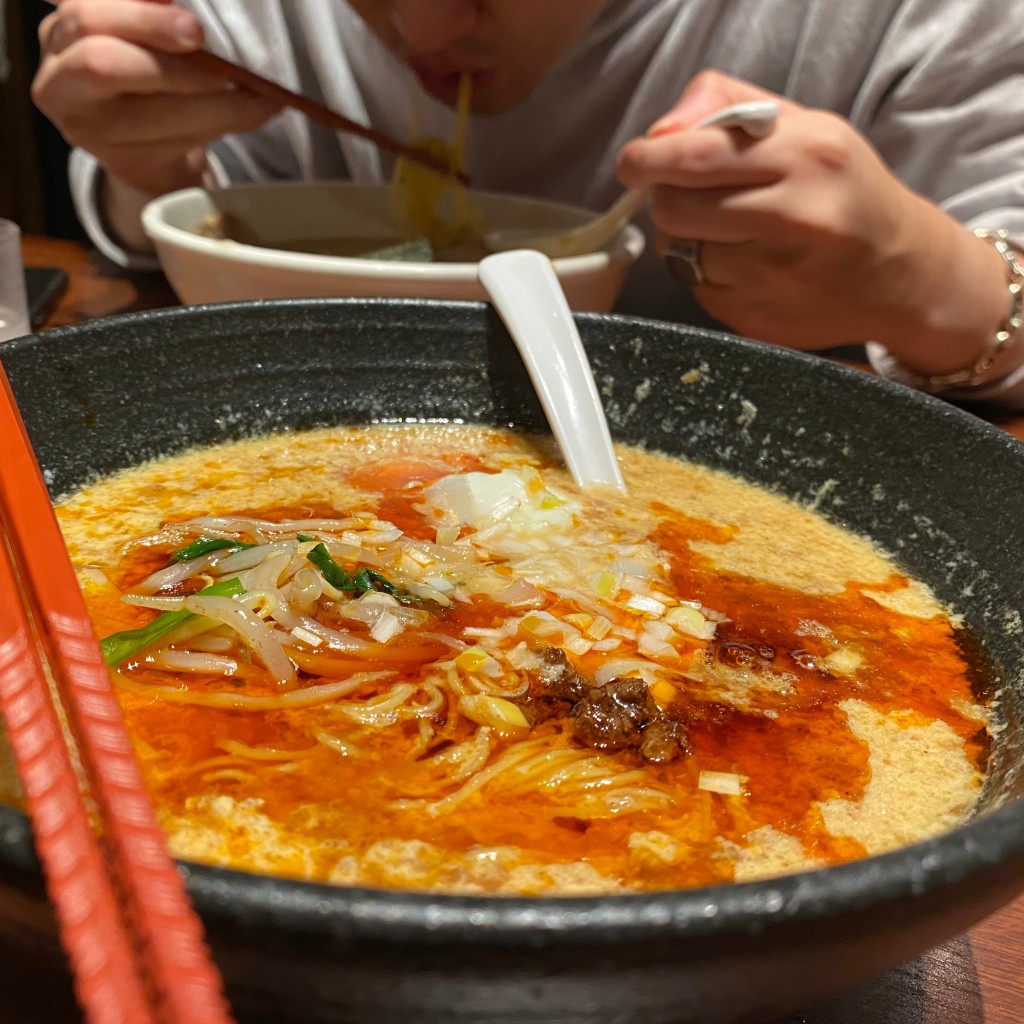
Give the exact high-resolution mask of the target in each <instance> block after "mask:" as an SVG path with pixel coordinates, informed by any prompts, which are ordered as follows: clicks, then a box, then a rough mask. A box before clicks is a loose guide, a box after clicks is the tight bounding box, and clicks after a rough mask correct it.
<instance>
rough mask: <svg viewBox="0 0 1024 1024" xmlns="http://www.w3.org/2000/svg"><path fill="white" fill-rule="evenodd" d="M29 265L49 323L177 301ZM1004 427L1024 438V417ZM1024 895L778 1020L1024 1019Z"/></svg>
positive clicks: (37, 256) (943, 1022)
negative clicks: (42, 288) (51, 298)
mask: <svg viewBox="0 0 1024 1024" xmlns="http://www.w3.org/2000/svg"><path fill="white" fill-rule="evenodd" d="M24 258H25V263H26V264H27V265H29V266H56V267H62V268H63V269H64V270H66V271H67V272H68V275H69V278H70V283H69V287H68V290H67V292H66V293H65V295H64V296H63V298H62V300H61V302H60V303H59V305H58V306H57V308H56V309H55V311H54V313H53V314H52V316H51V317H50V319H49V321H48V322H47V324H46V325H45V326H46V327H56V326H60V325H64V324H76V323H81V322H82V321H83V320H88V319H91V318H93V317H97V316H108V315H111V314H115V313H126V312H130V311H132V310H140V309H156V308H160V307H164V306H172V305H175V304H176V303H177V299H176V298H175V295H174V293H173V292H172V291H171V289H170V288H169V287H168V285H167V283H166V282H165V281H164V280H163V278H161V277H160V276H159V275H155V274H130V273H126V272H125V271H123V270H120V269H119V268H117V267H115V266H114V265H113V264H111V263H110V262H109V261H107V260H105V259H104V258H103V257H101V256H99V255H98V254H96V253H95V252H92V251H90V250H88V249H86V248H84V247H83V246H80V245H77V244H76V243H73V242H66V241H61V240H57V239H49V238H40V237H32V236H29V237H26V238H25V239H24ZM998 425H999V426H1000V427H1001V428H1002V429H1004V430H1007V431H1008V432H1010V433H1012V434H1013V435H1014V436H1015V437H1018V438H1021V439H1022V440H1024V416H1015V417H1007V418H1004V419H1002V420H1001V421H1000V422H999V423H998ZM1022 1021H1024V898H1022V899H1020V900H1018V901H1017V902H1015V903H1013V904H1011V905H1010V906H1009V907H1007V908H1005V909H1004V910H1002V911H1000V912H999V913H997V914H994V915H993V916H991V917H990V918H988V919H987V920H986V921H984V922H983V923H981V924H980V925H978V926H976V927H975V928H974V929H972V930H971V931H970V932H968V933H967V934H966V935H963V936H960V937H959V938H957V939H954V940H953V941H952V942H949V943H947V944H946V945H944V946H940V947H939V948H938V949H935V950H932V951H931V952H929V953H926V954H925V955H924V956H921V957H918V958H917V959H916V960H913V961H911V962H910V963H907V964H904V965H903V966H902V967H899V968H897V969H896V970H894V971H890V972H889V973H888V974H886V975H883V976H882V977H881V978H878V979H876V980H875V981H873V982H871V983H869V984H867V985H864V986H862V987H860V988H858V989H855V990H853V991H851V992H848V993H846V994H845V995H843V996H841V997H839V998H837V999H833V1000H829V1001H828V1002H826V1003H821V1004H818V1005H816V1006H814V1007H810V1008H808V1009H807V1010H806V1011H804V1012H802V1013H798V1014H793V1015H791V1016H790V1017H788V1018H786V1020H785V1021H779V1022H777V1024H1021V1022H1022Z"/></svg>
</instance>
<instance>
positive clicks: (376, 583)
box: [352, 569, 398, 597]
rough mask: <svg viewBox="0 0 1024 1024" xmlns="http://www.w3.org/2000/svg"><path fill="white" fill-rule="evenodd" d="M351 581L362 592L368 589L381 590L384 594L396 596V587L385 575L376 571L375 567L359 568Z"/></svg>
mask: <svg viewBox="0 0 1024 1024" xmlns="http://www.w3.org/2000/svg"><path fill="white" fill-rule="evenodd" d="M352 582H353V583H354V584H355V585H356V589H357V590H361V591H363V593H366V591H368V590H383V591H384V593H385V594H391V595H392V596H395V597H397V596H398V587H396V586H395V585H394V583H392V582H391V580H389V579H388V578H387V577H386V576H382V575H381V574H380V573H379V572H377V570H376V569H360V570H359V572H357V573H356V574H355V577H354V578H353V580H352Z"/></svg>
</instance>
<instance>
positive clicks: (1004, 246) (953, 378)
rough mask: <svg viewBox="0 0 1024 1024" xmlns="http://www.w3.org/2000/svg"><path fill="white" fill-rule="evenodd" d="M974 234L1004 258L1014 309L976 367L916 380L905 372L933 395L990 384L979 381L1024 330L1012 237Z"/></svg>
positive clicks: (1023, 269) (1023, 294)
mask: <svg viewBox="0 0 1024 1024" xmlns="http://www.w3.org/2000/svg"><path fill="white" fill-rule="evenodd" d="M974 234H975V236H976V237H977V238H980V239H982V240H983V241H986V242H988V243H989V244H990V245H991V246H992V247H993V248H994V249H995V251H996V252H997V253H999V255H1000V256H1002V258H1003V262H1004V263H1005V264H1006V270H1007V274H1008V281H1007V287H1008V289H1009V292H1010V309H1009V312H1008V313H1007V316H1006V319H1005V320H1004V321H1003V323H1002V324H1001V325H1000V327H999V330H997V331H996V333H995V335H994V336H993V338H992V341H991V343H990V344H989V347H988V349H987V350H986V352H985V354H984V355H983V356H982V357H981V358H980V359H979V360H978V361H977V362H976V363H975V364H974V365H973V366H969V367H967V368H966V369H964V370H955V371H953V372H952V373H940V374H936V375H934V376H916V375H914V374H910V373H907V371H906V370H904V371H903V372H904V373H906V375H907V376H908V377H910V378H911V379H912V381H913V383H914V385H915V386H916V387H918V388H920V389H921V390H922V391H927V392H930V393H931V394H936V393H937V392H940V391H947V390H949V389H950V388H963V387H966V388H971V387H978V386H980V385H982V384H987V383H989V382H988V381H982V380H979V378H980V377H982V376H983V375H984V374H985V373H987V372H988V371H989V370H991V369H992V367H993V366H994V365H995V363H996V360H997V359H998V358H999V356H1000V355H1001V354H1002V353H1003V352H1005V351H1006V350H1007V349H1008V348H1010V346H1011V345H1013V344H1014V342H1016V340H1017V337H1018V331H1020V329H1021V327H1022V326H1024V266H1021V263H1020V260H1019V259H1018V258H1017V254H1016V253H1015V252H1014V250H1013V248H1012V247H1011V246H1010V243H1009V241H1008V238H1009V235H1008V234H1007V233H1006V232H1005V231H1003V230H1002V229H999V230H998V231H989V230H988V229H987V228H975V230H974Z"/></svg>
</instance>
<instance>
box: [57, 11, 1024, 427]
mask: <svg viewBox="0 0 1024 1024" xmlns="http://www.w3.org/2000/svg"><path fill="white" fill-rule="evenodd" d="M179 2H180V3H181V6H183V7H188V8H190V9H192V10H194V11H195V12H196V13H197V14H198V15H199V16H200V17H201V18H202V20H203V21H204V23H205V24H206V27H207V38H208V44H209V45H210V47H211V49H214V50H217V51H218V52H220V53H222V54H223V55H225V56H227V57H230V58H232V59H234V60H236V61H238V62H240V63H242V64H244V65H245V66H246V67H249V68H251V69H252V70H254V71H257V72H258V73H260V74H262V75H264V76H266V77H268V78H271V79H274V80H276V81H279V82H281V83H282V84H284V85H286V86H288V87H290V88H293V89H296V90H299V91H301V92H304V93H306V94H307V95H310V96H313V97H314V98H316V99H319V100H321V101H323V102H324V103H326V104H327V105H328V106H331V107H334V108H335V109H337V110H339V111H340V112H342V113H344V114H346V115H347V116H349V117H351V118H352V119H354V120H357V121H361V122H363V123H367V124H371V125H373V126H374V127H375V128H378V129H380V130H382V131H385V132H387V133H389V134H391V135H394V136H397V137H399V138H403V137H405V136H406V135H407V134H408V131H409V126H410V123H411V118H412V115H413V113H414V112H415V114H416V117H417V124H418V127H419V129H420V131H422V132H423V133H424V134H436V135H441V136H444V137H450V135H451V131H452V125H453V119H454V115H453V113H452V111H451V110H449V109H448V108H447V107H445V106H443V105H442V104H440V103H438V102H437V101H435V100H434V99H432V98H431V97H430V96H428V95H426V94H425V93H423V91H422V90H421V89H420V87H419V84H418V82H417V81H416V79H415V77H414V76H413V75H412V74H411V73H410V72H409V71H408V70H407V69H406V68H405V67H404V66H403V65H402V64H401V63H400V62H398V61H397V60H396V59H395V58H394V57H392V56H391V54H390V53H388V51H387V50H386V49H385V48H384V47H383V46H382V45H381V44H380V43H379V42H378V41H377V40H376V38H375V37H374V36H373V34H372V33H371V32H370V31H369V30H368V29H367V28H366V26H365V25H364V24H363V22H362V21H361V20H360V19H359V18H358V17H357V16H356V15H355V14H354V13H353V12H352V11H351V10H350V8H349V7H348V6H347V4H345V3H343V2H342V0H291V2H289V0H179ZM1017 7H1018V0H609V3H608V6H607V8H606V10H605V12H604V13H603V14H602V15H601V16H600V18H599V19H598V20H597V22H596V23H595V24H594V26H593V27H592V28H591V29H590V30H589V31H588V32H587V33H586V34H585V36H584V37H583V38H581V39H579V40H578V41H577V42H576V43H575V45H573V46H572V47H571V49H570V50H568V51H567V52H566V53H564V54H563V55H562V57H561V58H560V60H559V62H558V63H557V65H556V66H555V67H554V68H553V69H552V70H551V72H550V73H549V74H548V75H547V77H546V78H545V79H544V81H543V82H542V83H541V84H540V86H539V87H538V88H537V89H536V90H535V91H534V93H533V94H532V95H531V96H530V97H529V98H528V99H527V100H526V102H525V103H523V104H522V105H521V106H519V107H517V108H516V109H515V110H512V111H510V112H508V113H506V114H503V115H500V116H497V117H491V118H477V119H474V121H473V123H472V125H471V128H470V132H469V139H468V146H467V154H466V156H467V169H468V172H469V174H470V176H471V177H472V179H473V183H474V186H475V187H477V188H481V189H485V190H489V191H498V192H513V193H519V194H525V195H534V196H538V197H544V198H550V199H555V200H559V201H563V202H569V203H573V204H576V205H580V206H586V207H591V208H594V209H599V208H602V207H604V206H607V205H608V204H609V203H610V202H612V201H613V200H614V199H615V197H616V196H617V195H618V194H619V193H620V192H621V189H622V186H621V184H620V183H619V182H618V180H617V179H616V178H615V174H614V164H615V156H616V154H617V152H618V150H619V148H620V147H621V146H622V144H623V143H624V142H626V141H627V140H628V139H630V138H633V137H634V136H636V135H640V134H642V133H643V132H644V131H646V129H647V128H648V126H649V125H650V124H651V123H652V122H653V121H654V120H656V119H657V118H658V117H659V116H660V115H661V114H662V113H664V112H665V111H666V110H668V109H669V107H671V106H672V105H673V103H674V102H675V101H676V100H677V99H678V98H679V96H680V94H681V93H682V92H683V89H684V88H685V86H686V84H687V83H688V82H689V80H690V79H691V78H692V77H693V76H694V75H695V74H696V73H697V72H698V71H700V70H702V69H704V68H716V69H718V70H720V71H723V72H726V73H728V74H731V75H735V76H737V77H740V78H744V79H747V80H748V81H750V82H753V83H754V84H756V85H760V86H762V87H764V88H766V89H769V90H771V91H773V92H776V93H779V94H781V95H784V96H788V97H790V98H791V99H793V100H795V101H797V102H799V103H802V104H805V105H807V106H813V107H819V108H823V109H828V110H832V111H835V112H836V113H838V114H841V115H842V116H844V117H845V118H847V119H848V120H849V121H850V122H851V123H852V124H853V125H854V127H856V128H857V129H858V130H859V131H861V132H862V133H863V134H864V135H865V136H866V137H867V138H868V139H869V140H870V141H871V142H872V143H873V145H874V146H875V147H876V148H877V149H878V150H879V152H880V153H881V155H882V157H883V158H884V159H885V160H886V162H887V163H888V164H889V166H890V167H891V168H892V169H893V171H894V172H895V173H896V174H897V175H898V176H899V177H900V178H901V179H902V180H903V181H904V182H906V184H907V185H909V186H910V187H911V188H912V189H914V190H915V191H917V192H919V193H920V194H922V195H924V196H927V197H928V198H930V199H932V200H934V201H935V202H936V203H938V204H939V205H940V206H942V207H943V208H945V209H946V210H948V211H949V212H950V213H951V214H952V215H953V216H955V217H956V218H957V219H958V220H960V221H962V222H963V223H965V224H968V225H970V226H983V227H988V228H1005V229H1007V230H1008V231H1009V232H1010V233H1011V235H1013V236H1014V237H1015V238H1016V239H1018V240H1024V17H1021V14H1020V11H1019V10H1018V9H1017ZM211 155H212V157H213V163H214V165H215V166H217V167H218V168H219V170H220V172H221V173H222V174H223V176H224V178H225V180H226V181H247V180H257V181H258V180H272V179H305V180H313V179H331V178H351V179H353V180H355V181H357V182H379V181H384V180H386V179H387V178H388V176H389V174H390V169H391V168H390V158H388V157H387V156H386V155H385V154H381V153H380V152H379V151H378V150H377V149H376V148H375V147H374V146H373V145H372V144H370V143H368V142H366V141H365V140H362V139H359V138H355V137H353V136H349V135H345V134H340V133H334V132H331V131H329V130H327V129H325V128H322V127H320V126H319V125H316V124H313V123H312V122H310V121H309V120H307V119H306V118H305V117H303V116H302V115H301V114H298V113H296V112H294V111H285V112H283V113H282V114H280V115H279V116H278V117H276V118H274V119H273V120H272V121H271V122H269V123H268V124H266V125H264V126H263V127H262V128H261V129H259V130H257V131H255V132H250V133H247V134H244V135H235V136H231V137H228V138H225V139H222V140H220V141H219V142H218V143H216V144H215V145H214V146H213V147H211ZM97 178H98V171H97V168H96V165H95V161H93V160H92V158H91V157H89V156H88V155H87V154H84V153H81V152H76V153H74V154H73V155H72V161H71V184H72V192H73V195H74V197H75V201H76V205H77V209H78V212H79V216H80V217H81V219H82V221H83V224H84V225H85V226H86V228H87V230H88V231H89V233H90V236H91V237H92V239H93V240H94V242H95V243H96V244H97V246H98V247H99V248H100V249H101V250H102V251H104V252H105V253H106V254H107V255H108V256H110V257H111V258H113V259H114V260H116V261H117V262H119V263H121V264H124V265H132V266H138V267H142V266H146V265H150V266H152V265H153V264H152V262H151V261H150V262H148V263H147V261H146V260H145V259H144V258H140V257H138V256H133V255H132V254H129V253H126V252H124V250H123V249H121V248H120V247H119V246H118V245H117V244H116V243H115V242H114V241H113V240H112V239H111V238H109V237H108V236H107V235H106V233H105V232H104V230H103V225H102V223H101V221H100V218H99V216H98V213H97V206H96V193H97V189H96V185H97ZM641 223H642V221H641ZM644 226H645V227H646V228H647V229H648V230H650V225H649V223H648V224H645V225H644ZM616 308H617V310H618V311H619V312H624V313H632V314H636V315H642V316H648V317H655V318H660V319H666V320H675V321H682V322H687V323H698V324H705V325H707V324H709V321H708V318H707V316H706V314H704V313H703V311H702V310H701V309H700V308H699V306H697V304H696V303H695V302H694V301H693V299H692V297H691V296H690V295H689V293H688V291H687V290H686V289H685V288H683V287H682V286H681V285H680V284H679V283H678V282H677V281H675V280H674V279H673V278H672V277H670V275H669V274H668V272H667V271H666V270H665V268H664V267H663V266H662V264H661V263H660V261H659V260H658V258H657V255H656V253H655V252H654V246H653V244H651V245H648V247H647V251H646V252H645V254H644V257H643V258H642V259H641V260H640V262H639V263H638V264H637V266H636V267H635V268H634V270H633V272H632V274H631V275H630V278H629V280H628V281H627V283H626V287H625V289H624V291H623V294H622V297H621V299H620V302H619V304H618V306H617V307H616ZM873 357H874V361H875V363H876V366H877V367H878V368H879V369H881V370H882V371H883V372H890V373H896V372H897V371H895V370H894V369H893V368H891V367H890V366H889V365H888V363H887V362H886V361H885V360H884V358H881V357H880V354H879V353H877V352H875V353H874V354H873ZM971 397H974V398H983V397H993V398H996V399H998V400H999V401H1001V402H1003V403H1005V404H1008V405H1018V406H1020V407H1022V408H1024V367H1022V368H1021V370H1020V371H1018V372H1017V373H1015V374H1013V375H1011V378H1009V379H1007V380H1004V381H1002V382H1000V383H999V385H998V386H996V387H995V388H994V389H991V393H990V389H974V390H973V391H972V392H971Z"/></svg>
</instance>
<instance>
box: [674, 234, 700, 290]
mask: <svg viewBox="0 0 1024 1024" xmlns="http://www.w3.org/2000/svg"><path fill="white" fill-rule="evenodd" d="M702 245H703V243H702V242H701V241H700V240H699V239H693V238H673V239H672V241H671V242H669V244H668V248H667V249H666V250H665V256H664V260H665V266H666V267H668V272H669V273H670V274H671V275H672V276H673V277H674V278H676V279H677V280H679V281H682V282H683V284H688V285H691V286H692V285H695V284H703V283H704V282H705V281H706V280H707V274H705V273H704V264H703V263H702V262H701V259H700V250H701V246H702Z"/></svg>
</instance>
